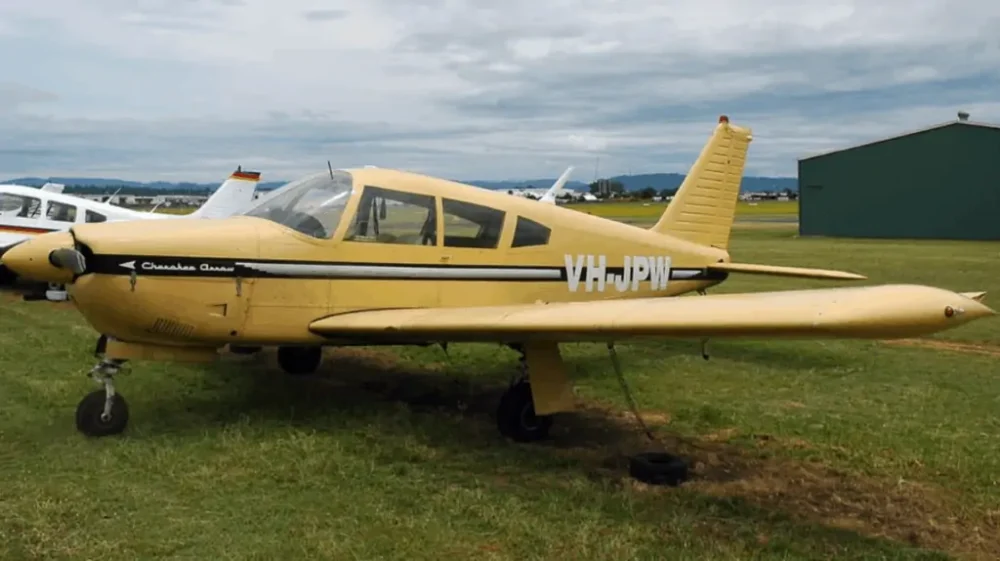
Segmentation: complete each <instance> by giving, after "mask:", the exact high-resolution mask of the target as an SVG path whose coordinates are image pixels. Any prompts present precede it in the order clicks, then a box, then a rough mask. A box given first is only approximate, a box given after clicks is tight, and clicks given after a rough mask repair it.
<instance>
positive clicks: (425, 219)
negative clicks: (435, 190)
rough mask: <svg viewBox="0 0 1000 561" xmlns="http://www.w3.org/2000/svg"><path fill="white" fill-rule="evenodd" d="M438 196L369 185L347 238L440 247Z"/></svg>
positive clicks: (362, 194) (366, 187)
mask: <svg viewBox="0 0 1000 561" xmlns="http://www.w3.org/2000/svg"><path fill="white" fill-rule="evenodd" d="M435 207H436V205H435V201H434V197H432V196H430V195H419V194H416V193H407V192H405V191H395V190H393V189H385V188H382V187H374V186H371V185H365V187H364V191H362V193H361V200H360V201H359V202H358V210H357V213H356V215H355V217H354V223H353V224H352V225H351V229H350V231H348V233H347V236H346V237H345V238H344V240H345V241H351V242H368V243H388V244H404V245H437V212H436V208H435Z"/></svg>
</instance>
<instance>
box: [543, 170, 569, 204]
mask: <svg viewBox="0 0 1000 561" xmlns="http://www.w3.org/2000/svg"><path fill="white" fill-rule="evenodd" d="M571 173H573V166H569V167H568V168H566V171H564V172H562V175H560V176H559V179H556V182H555V183H553V184H552V187H549V190H548V191H546V192H545V195H543V196H542V198H541V199H539V200H540V201H542V202H543V203H549V204H553V205H554V204H556V193H558V192H559V191H562V189H563V187H565V186H566V182H567V181H569V175H570V174H571Z"/></svg>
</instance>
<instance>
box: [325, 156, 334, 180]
mask: <svg viewBox="0 0 1000 561" xmlns="http://www.w3.org/2000/svg"><path fill="white" fill-rule="evenodd" d="M326 168H327V169H329V170H330V179H333V166H332V165H330V160H327V161H326Z"/></svg>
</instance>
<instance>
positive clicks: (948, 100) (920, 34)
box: [0, 0, 1000, 181]
mask: <svg viewBox="0 0 1000 561" xmlns="http://www.w3.org/2000/svg"><path fill="white" fill-rule="evenodd" d="M41 4H42V3H39V2H34V1H29V0H7V1H6V2H4V3H2V4H0V22H3V23H4V25H3V26H2V28H0V51H2V52H4V53H5V54H6V55H7V56H5V59H4V63H3V75H4V80H6V82H5V84H4V85H0V136H2V137H3V138H4V139H5V143H4V146H3V148H2V149H0V177H6V176H15V175H41V176H48V175H105V176H107V175H112V176H116V177H123V178H134V179H144V180H153V179H158V178H173V179H192V180H204V181H211V180H215V179H218V178H219V177H221V176H222V175H223V174H225V173H228V172H229V171H230V168H232V167H234V166H235V165H237V164H242V165H243V166H244V167H245V168H257V169H260V170H261V171H262V172H263V173H264V176H265V177H270V178H273V179H279V178H280V179H285V178H291V177H295V176H297V175H300V174H303V173H308V172H311V171H313V170H316V169H322V168H324V167H325V165H326V161H327V160H330V161H331V162H332V163H333V165H335V166H336V165H340V166H350V165H363V164H375V165H382V166H393V167H402V168H404V169H412V170H416V171H422V172H426V173H431V174H435V175H442V176H446V177H455V178H465V179H473V178H476V179H486V178H497V179H499V178H511V177H540V176H555V175H557V174H558V173H559V172H560V170H561V169H563V168H564V167H565V166H566V165H571V164H573V165H577V166H582V168H581V169H589V168H590V166H591V164H592V163H593V161H594V159H595V158H596V157H598V156H599V157H600V160H601V170H602V172H605V173H622V172H625V171H626V170H632V171H633V172H635V173H646V172H653V171H685V170H686V169H687V167H688V166H689V165H690V164H691V162H692V161H693V159H694V157H695V156H696V154H697V152H698V151H699V150H700V148H701V146H702V144H703V143H704V141H705V139H706V138H707V137H708V135H709V134H710V132H711V129H712V127H713V126H714V124H715V122H716V119H717V118H718V115H720V114H728V115H729V116H730V117H731V119H732V121H733V122H735V123H738V124H744V125H747V126H750V127H752V128H753V130H754V142H753V144H752V147H751V154H750V160H749V162H748V173H751V174H781V175H792V174H794V173H795V165H796V159H797V158H799V157H802V156H805V155H808V154H811V153H815V152H819V151H824V150H829V149H834V148H837V147H842V146H846V145H850V144H853V143H857V142H863V141H868V140H873V139H876V138H879V137H882V136H888V135H891V134H896V133H899V132H904V131H906V130H910V129H915V128H921V127H924V126H927V125H930V124H935V123H938V122H942V121H946V120H950V119H954V117H955V113H956V112H957V111H958V110H961V109H964V110H967V111H969V112H970V113H971V114H972V119H973V120H983V121H993V122H1000V101H997V100H996V96H995V92H996V91H1000V36H998V35H997V34H996V33H995V31H994V30H995V29H996V26H997V24H998V23H1000V5H998V4H996V3H992V2H986V1H985V0H960V1H956V2H949V3H947V4H946V3H943V2H940V3H923V4H920V3H918V4H913V3H908V4H903V3H902V2H900V1H898V0H888V1H886V2H881V3H871V2H868V3H865V2H850V1H843V0H831V1H824V2H818V1H806V2H803V1H799V2H790V1H787V0H768V1H764V0H746V1H739V2H738V1H736V0H702V1H694V0H685V1H679V2H673V3H670V4H669V5H668V4H665V3H662V2H654V1H652V0H618V1H616V2H609V1H607V0H575V1H573V2H570V1H569V0H552V1H550V2H544V3H538V2H528V1H527V0H511V1H508V2H505V3H502V4H500V3H494V2H486V1H485V0H462V1H459V0H408V1H406V2H403V1H402V0H369V1H366V2H361V1H360V0H344V1H342V2H339V3H337V4H336V6H334V7H330V5H329V4H327V3H323V2H319V0H287V1H285V2H280V3H278V2H269V1H266V0H170V1H169V2H168V1H166V0H160V1H158V2H157V1H149V2H143V3H136V2H134V1H132V0H102V1H99V2H94V1H92V0H49V1H48V2H45V3H44V4H45V5H44V6H42V5H41ZM6 139H10V140H9V141H6ZM581 179H587V178H586V177H582V176H581Z"/></svg>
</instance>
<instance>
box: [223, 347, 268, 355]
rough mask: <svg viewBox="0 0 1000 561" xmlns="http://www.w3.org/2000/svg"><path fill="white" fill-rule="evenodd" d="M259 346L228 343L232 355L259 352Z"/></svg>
mask: <svg viewBox="0 0 1000 561" xmlns="http://www.w3.org/2000/svg"><path fill="white" fill-rule="evenodd" d="M260 350H261V347H254V346H248V345H229V352H231V353H233V354H234V355H252V354H254V353H258V352H260Z"/></svg>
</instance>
